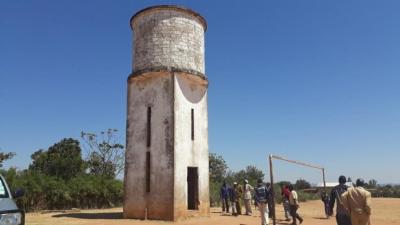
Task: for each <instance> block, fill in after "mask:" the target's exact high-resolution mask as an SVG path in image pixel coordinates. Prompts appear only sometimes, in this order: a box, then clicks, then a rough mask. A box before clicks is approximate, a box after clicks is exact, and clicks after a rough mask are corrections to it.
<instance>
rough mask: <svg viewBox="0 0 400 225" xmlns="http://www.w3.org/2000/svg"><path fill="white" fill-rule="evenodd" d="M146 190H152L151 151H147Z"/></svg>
mask: <svg viewBox="0 0 400 225" xmlns="http://www.w3.org/2000/svg"><path fill="white" fill-rule="evenodd" d="M146 192H150V152H146Z"/></svg>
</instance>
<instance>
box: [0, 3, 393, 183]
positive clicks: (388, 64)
mask: <svg viewBox="0 0 400 225" xmlns="http://www.w3.org/2000/svg"><path fill="white" fill-rule="evenodd" d="M157 4H178V5H183V6H186V7H189V8H192V9H193V10H195V11H198V12H199V13H200V14H202V15H203V16H204V17H205V18H206V20H207V22H208V30H207V32H206V74H207V76H208V78H209V80H210V86H209V145H210V151H211V152H215V153H218V154H221V155H223V157H224V158H225V159H226V161H227V162H228V164H229V166H230V167H231V168H232V169H233V170H238V169H241V168H244V167H245V166H246V165H256V166H258V167H260V168H262V169H263V170H264V171H265V172H266V173H267V172H268V170H267V166H268V164H267V160H266V159H267V155H268V154H277V155H282V156H285V157H287V158H292V159H296V160H301V161H306V162H312V163H314V164H319V165H323V166H324V167H326V170H327V178H328V180H329V181H335V180H336V179H337V177H338V176H339V175H340V174H344V175H347V176H351V177H352V178H353V179H354V178H357V177H363V178H364V179H366V180H368V179H371V178H375V179H376V180H378V182H379V183H388V182H390V183H400V179H399V178H400V177H399V176H398V174H396V173H395V172H396V171H399V170H400V166H399V165H400V164H399V163H398V159H399V158H400V151H399V150H400V98H399V97H400V76H399V75H400V63H399V58H400V42H399V40H400V14H399V13H398V12H399V10H400V2H399V1H396V0H385V1H378V0H375V1H372V0H359V1H355V0H339V1H320V0H304V1H285V0H284V1H282V0H275V1H261V0H259V1H232V0H231V1H136V0H135V1H133V0H119V1H111V0H109V1H104V0H101V1H99V0H96V1H94V0H92V1H78V0H73V1H66V0H65V1H51V0H40V1H33V0H30V1H22V0H19V1H18V0H17V1H6V0H2V1H0V28H1V29H0V148H1V149H2V150H3V151H14V152H16V153H17V155H16V156H15V158H14V159H12V160H10V161H8V162H7V163H6V166H7V167H10V166H16V167H18V168H21V169H22V168H26V167H27V166H28V165H29V163H30V155H31V154H32V153H33V152H34V151H36V150H38V149H40V148H47V147H49V146H50V145H52V144H53V143H55V142H57V141H59V140H60V139H62V138H64V137H73V138H77V139H79V134H80V132H81V131H82V130H84V131H100V130H104V129H107V128H117V129H119V130H120V135H121V141H122V142H124V140H125V137H124V135H125V131H124V128H125V119H126V79H127V76H128V74H129V73H130V72H131V69H132V67H131V63H132V62H131V58H132V55H131V48H132V33H131V30H130V27H129V19H130V17H131V16H132V15H133V14H134V13H135V12H137V11H138V10H140V9H142V8H144V7H147V6H152V5H157ZM275 170H276V175H275V176H276V178H277V179H278V180H292V181H294V180H296V179H298V178H304V179H307V180H310V181H311V182H319V181H320V174H319V172H318V171H314V170H311V169H307V168H299V167H295V166H292V165H288V164H285V163H282V162H276V169H275Z"/></svg>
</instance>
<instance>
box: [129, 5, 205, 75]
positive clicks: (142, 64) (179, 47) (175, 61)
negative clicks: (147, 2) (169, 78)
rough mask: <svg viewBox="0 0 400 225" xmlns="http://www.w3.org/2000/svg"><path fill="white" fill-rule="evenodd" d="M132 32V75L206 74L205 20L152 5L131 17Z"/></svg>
mask: <svg viewBox="0 0 400 225" xmlns="http://www.w3.org/2000/svg"><path fill="white" fill-rule="evenodd" d="M130 23H131V28H132V29H133V32H134V42H133V55H134V57H133V74H135V75H140V73H141V71H143V72H151V71H162V70H178V71H179V70H182V71H186V72H189V73H194V74H200V75H204V74H205V69H204V32H205V30H206V28H207V24H206V21H205V19H204V18H203V17H202V16H201V15H200V14H198V13H196V12H194V11H192V10H190V9H187V8H183V7H180V6H167V5H163V6H154V7H149V8H146V9H143V10H141V11H139V12H138V13H136V14H135V15H134V16H133V17H132V18H131V21H130Z"/></svg>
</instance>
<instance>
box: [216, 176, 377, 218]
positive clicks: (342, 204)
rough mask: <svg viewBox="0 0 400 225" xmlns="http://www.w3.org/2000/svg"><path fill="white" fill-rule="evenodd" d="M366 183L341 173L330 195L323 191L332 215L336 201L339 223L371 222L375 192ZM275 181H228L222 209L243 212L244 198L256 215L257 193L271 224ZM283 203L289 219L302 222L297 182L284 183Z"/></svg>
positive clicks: (247, 208) (263, 215)
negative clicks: (352, 184)
mask: <svg viewBox="0 0 400 225" xmlns="http://www.w3.org/2000/svg"><path fill="white" fill-rule="evenodd" d="M364 185H365V183H364V181H363V180H362V179H357V181H356V186H355V187H349V186H347V185H346V177H345V176H340V177H339V185H337V186H335V187H334V188H333V189H332V191H331V194H330V196H329V195H327V194H326V193H325V194H322V196H321V197H322V200H323V202H324V208H325V213H326V214H327V215H328V216H332V215H333V208H334V205H335V203H336V221H337V224H338V225H370V218H369V217H370V215H371V193H370V192H368V191H367V190H365V189H364V188H363V186H364ZM272 195H273V193H272V191H271V185H270V184H269V183H267V184H264V183H263V181H262V180H257V186H256V187H252V186H251V185H250V184H249V182H248V181H247V180H244V182H243V186H242V185H240V184H238V183H237V182H234V183H233V186H232V187H231V186H228V185H227V184H226V183H225V182H224V183H223V184H222V186H221V190H220V197H221V201H222V212H223V213H229V208H230V207H231V209H232V215H234V216H238V215H241V214H242V213H241V202H242V199H243V203H244V206H245V215H252V208H251V204H252V199H253V197H254V200H255V205H256V207H258V209H259V211H260V215H261V224H262V225H267V224H268V223H269V218H270V217H271V212H272V210H273V209H272V207H271V205H272V200H273V197H272ZM281 195H282V203H283V208H284V212H285V217H286V220H287V221H290V217H289V216H291V217H292V224H293V225H296V224H297V221H299V223H300V224H301V223H302V222H303V218H302V217H301V216H300V215H299V214H298V212H297V210H298V209H299V199H298V195H297V192H296V191H295V190H294V188H293V185H291V184H290V185H285V186H282V191H281Z"/></svg>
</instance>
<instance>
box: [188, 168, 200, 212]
mask: <svg viewBox="0 0 400 225" xmlns="http://www.w3.org/2000/svg"><path fill="white" fill-rule="evenodd" d="M187 182H188V183H187V184H188V185H187V187H188V190H187V192H188V209H189V210H197V209H199V207H198V202H199V174H198V169H197V167H188V170H187Z"/></svg>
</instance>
